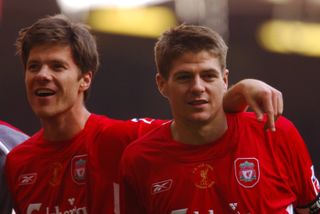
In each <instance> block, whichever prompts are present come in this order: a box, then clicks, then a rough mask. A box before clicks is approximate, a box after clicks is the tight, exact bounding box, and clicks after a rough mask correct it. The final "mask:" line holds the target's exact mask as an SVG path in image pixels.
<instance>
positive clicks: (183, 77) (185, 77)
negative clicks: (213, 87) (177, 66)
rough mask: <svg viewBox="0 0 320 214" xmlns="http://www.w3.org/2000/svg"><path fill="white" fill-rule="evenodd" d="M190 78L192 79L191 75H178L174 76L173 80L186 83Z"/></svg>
mask: <svg viewBox="0 0 320 214" xmlns="http://www.w3.org/2000/svg"><path fill="white" fill-rule="evenodd" d="M191 78H192V75H190V74H189V73H180V74H177V75H176V76H175V79H176V80H177V81H179V82H184V81H188V80H189V79H191Z"/></svg>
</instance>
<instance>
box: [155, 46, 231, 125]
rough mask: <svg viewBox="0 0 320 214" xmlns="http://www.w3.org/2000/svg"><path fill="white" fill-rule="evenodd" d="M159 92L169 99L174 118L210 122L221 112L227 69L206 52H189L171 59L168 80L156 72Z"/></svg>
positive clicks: (226, 82)
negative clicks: (172, 60)
mask: <svg viewBox="0 0 320 214" xmlns="http://www.w3.org/2000/svg"><path fill="white" fill-rule="evenodd" d="M157 83H158V87H159V90H160V92H161V93H162V94H163V95H164V96H165V97H167V98H168V100H169V103H170V107H171V111H172V114H173V117H174V119H175V120H176V121H178V120H180V121H185V122H192V123H194V122H196V123H199V122H200V123H209V122H211V121H212V120H214V118H215V117H216V116H217V114H224V112H223V106H222V101H223V96H224V94H225V92H226V90H227V85H228V70H224V71H221V66H220V62H219V61H218V58H216V57H215V56H214V55H212V54H211V53H209V52H207V51H201V52H198V53H192V52H188V53H185V54H183V55H182V56H181V57H179V58H177V59H176V60H174V62H173V63H172V67H171V69H170V71H169V76H168V79H167V80H165V79H164V78H162V77H161V75H157Z"/></svg>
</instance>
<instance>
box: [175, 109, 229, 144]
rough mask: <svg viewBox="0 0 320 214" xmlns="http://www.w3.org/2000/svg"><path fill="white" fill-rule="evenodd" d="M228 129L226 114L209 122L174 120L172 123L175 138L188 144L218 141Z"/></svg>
mask: <svg viewBox="0 0 320 214" xmlns="http://www.w3.org/2000/svg"><path fill="white" fill-rule="evenodd" d="M227 129H228V124H227V119H226V115H225V114H221V115H220V116H219V117H216V118H215V119H214V120H212V121H210V122H209V123H207V124H196V123H194V122H190V123H186V122H181V121H176V120H174V121H173V122H172V124H171V133H172V136H173V139H174V140H176V141H179V142H182V143H186V144H193V145H202V144H207V143H211V142H214V141H216V140H217V139H219V138H220V137H221V136H222V135H223V134H224V133H225V132H226V131H227Z"/></svg>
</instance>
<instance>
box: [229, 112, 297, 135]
mask: <svg viewBox="0 0 320 214" xmlns="http://www.w3.org/2000/svg"><path fill="white" fill-rule="evenodd" d="M227 117H228V119H229V121H231V123H239V124H241V125H249V126H256V127H264V125H265V124H266V122H267V116H266V115H265V116H264V118H263V120H262V121H258V120H257V117H256V115H255V113H253V112H241V113H235V114H227ZM275 125H276V129H277V130H278V129H279V131H280V132H282V131H286V130H288V129H292V128H295V126H294V124H293V123H292V122H291V121H290V120H289V119H287V118H286V117H284V116H280V117H279V118H278V119H277V121H276V122H275Z"/></svg>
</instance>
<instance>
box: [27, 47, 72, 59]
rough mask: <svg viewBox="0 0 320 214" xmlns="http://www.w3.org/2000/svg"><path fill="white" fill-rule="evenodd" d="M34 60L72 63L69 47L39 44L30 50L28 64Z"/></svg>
mask: <svg viewBox="0 0 320 214" xmlns="http://www.w3.org/2000/svg"><path fill="white" fill-rule="evenodd" d="M31 60H32V61H34V60H61V61H72V62H73V57H72V51H71V48H70V46H69V45H62V44H40V45H36V46H34V47H32V48H31V50H30V52H29V56H28V60H27V61H28V62H29V61H31Z"/></svg>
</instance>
